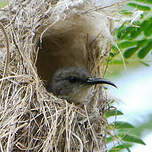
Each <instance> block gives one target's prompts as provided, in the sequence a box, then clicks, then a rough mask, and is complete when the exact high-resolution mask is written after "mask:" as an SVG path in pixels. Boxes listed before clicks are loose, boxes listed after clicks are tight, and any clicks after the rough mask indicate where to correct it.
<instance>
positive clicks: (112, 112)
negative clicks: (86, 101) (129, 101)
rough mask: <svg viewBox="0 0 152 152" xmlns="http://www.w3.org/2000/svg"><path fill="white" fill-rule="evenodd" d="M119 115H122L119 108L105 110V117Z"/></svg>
mask: <svg viewBox="0 0 152 152" xmlns="http://www.w3.org/2000/svg"><path fill="white" fill-rule="evenodd" d="M120 115H123V113H122V112H121V111H119V110H109V111H107V112H105V117H106V118H109V117H112V116H120Z"/></svg>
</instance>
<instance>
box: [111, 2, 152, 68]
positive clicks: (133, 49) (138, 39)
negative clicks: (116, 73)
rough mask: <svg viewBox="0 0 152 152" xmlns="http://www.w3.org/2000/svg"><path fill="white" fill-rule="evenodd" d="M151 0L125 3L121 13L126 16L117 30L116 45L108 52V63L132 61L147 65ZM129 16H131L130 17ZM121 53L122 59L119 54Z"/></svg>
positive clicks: (151, 30)
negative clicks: (126, 18)
mask: <svg viewBox="0 0 152 152" xmlns="http://www.w3.org/2000/svg"><path fill="white" fill-rule="evenodd" d="M151 10H152V1H151V0H135V1H131V2H129V3H128V4H127V6H126V7H125V9H124V10H121V13H122V14H123V16H124V15H126V16H127V17H128V16H129V17H128V20H126V21H125V22H124V23H123V24H122V25H121V27H120V28H119V29H118V30H117V46H114V47H113V49H112V51H111V52H110V59H109V60H108V62H109V61H110V62H109V63H111V64H112V65H114V64H117V65H120V64H122V65H123V64H124V62H125V63H126V64H129V63H131V65H132V63H133V62H134V64H135V65H137V64H139V63H140V64H144V65H146V66H149V63H150V62H151V61H149V60H148V59H149V58H148V57H149V56H150V54H151V53H150V52H151V50H152V15H151ZM130 16H133V18H131V17H130ZM120 52H121V53H122V54H123V57H124V59H122V56H120Z"/></svg>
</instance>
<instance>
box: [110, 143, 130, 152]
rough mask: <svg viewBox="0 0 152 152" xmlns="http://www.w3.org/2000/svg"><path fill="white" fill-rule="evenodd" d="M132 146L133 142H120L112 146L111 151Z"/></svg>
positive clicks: (115, 151)
mask: <svg viewBox="0 0 152 152" xmlns="http://www.w3.org/2000/svg"><path fill="white" fill-rule="evenodd" d="M130 147H132V144H128V143H124V144H120V145H118V146H115V147H112V148H111V149H110V150H109V152H117V151H118V152H119V151H120V150H122V149H128V148H130Z"/></svg>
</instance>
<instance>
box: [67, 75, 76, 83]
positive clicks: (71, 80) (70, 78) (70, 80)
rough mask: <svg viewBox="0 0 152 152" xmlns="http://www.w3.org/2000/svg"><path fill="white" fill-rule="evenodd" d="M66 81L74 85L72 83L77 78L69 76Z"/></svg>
mask: <svg viewBox="0 0 152 152" xmlns="http://www.w3.org/2000/svg"><path fill="white" fill-rule="evenodd" d="M68 80H69V82H71V83H74V82H77V81H78V78H77V77H74V76H70V77H68Z"/></svg>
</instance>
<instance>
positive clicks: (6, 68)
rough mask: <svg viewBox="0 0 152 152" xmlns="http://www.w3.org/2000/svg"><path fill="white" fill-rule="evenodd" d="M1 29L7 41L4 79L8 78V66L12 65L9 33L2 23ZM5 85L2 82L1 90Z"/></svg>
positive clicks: (0, 24)
mask: <svg viewBox="0 0 152 152" xmlns="http://www.w3.org/2000/svg"><path fill="white" fill-rule="evenodd" d="M0 28H1V30H2V32H3V33H4V36H5V40H6V48H7V56H6V63H5V67H4V72H3V77H5V76H7V73H8V65H9V63H10V46H9V40H8V36H7V33H6V31H5V28H4V26H3V24H2V23H1V22H0ZM3 84H4V81H2V82H1V85H0V89H1V90H2V88H3ZM1 90H0V92H1Z"/></svg>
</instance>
